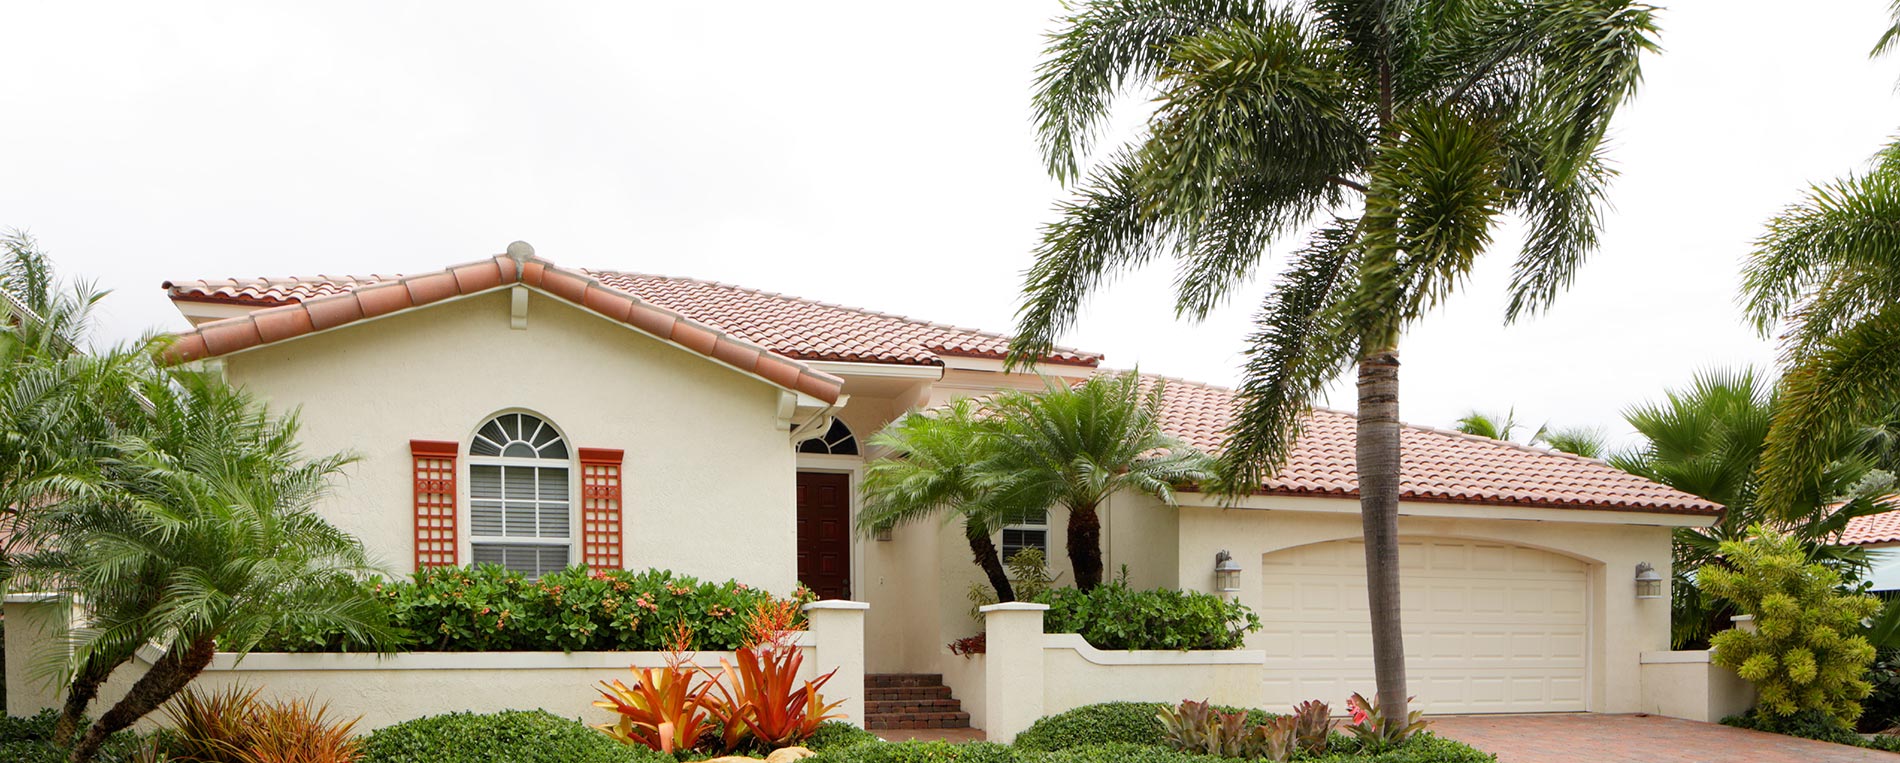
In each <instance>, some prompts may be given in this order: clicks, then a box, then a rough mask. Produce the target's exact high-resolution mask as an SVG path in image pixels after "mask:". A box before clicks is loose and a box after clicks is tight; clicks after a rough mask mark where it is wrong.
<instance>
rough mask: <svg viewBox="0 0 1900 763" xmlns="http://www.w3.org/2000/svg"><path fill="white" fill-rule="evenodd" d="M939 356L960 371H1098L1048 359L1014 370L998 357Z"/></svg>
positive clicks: (1063, 373)
mask: <svg viewBox="0 0 1900 763" xmlns="http://www.w3.org/2000/svg"><path fill="white" fill-rule="evenodd" d="M937 357H939V358H942V359H943V367H944V368H954V369H957V370H960V371H987V372H990V373H997V374H1001V373H1015V374H1023V375H1026V376H1037V375H1042V376H1094V375H1095V371H1096V369H1095V367H1094V366H1086V365H1081V364H1068V363H1052V362H1049V361H1046V360H1045V361H1042V362H1040V363H1036V364H1034V365H1031V366H1028V367H1026V368H1019V369H1016V370H1013V371H1012V370H1010V369H1009V364H1008V363H1007V362H1006V361H1003V360H999V359H996V358H978V357H969V356H964V355H946V354H944V353H943V352H942V351H938V352H937Z"/></svg>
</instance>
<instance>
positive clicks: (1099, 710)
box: [1016, 702, 1166, 751]
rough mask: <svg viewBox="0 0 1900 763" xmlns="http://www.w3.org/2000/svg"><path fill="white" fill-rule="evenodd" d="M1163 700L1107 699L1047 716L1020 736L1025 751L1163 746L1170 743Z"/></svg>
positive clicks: (1019, 744)
mask: <svg viewBox="0 0 1900 763" xmlns="http://www.w3.org/2000/svg"><path fill="white" fill-rule="evenodd" d="M1161 707H1162V705H1161V703H1159V702H1104V703H1101V704H1099V705H1084V706H1082V707H1078V708H1076V709H1074V710H1069V711H1067V712H1061V713H1056V714H1055V715H1049V716H1044V717H1042V718H1039V719H1037V720H1036V722H1035V723H1033V724H1030V726H1029V728H1027V729H1024V730H1023V732H1022V733H1021V734H1017V735H1016V747H1017V748H1018V749H1022V750H1031V751H1049V750H1066V749H1068V748H1071V747H1082V746H1087V745H1104V744H1116V743H1123V744H1138V745H1149V746H1160V745H1162V744H1165V743H1166V740H1165V739H1164V738H1163V736H1162V730H1161V721H1160V720H1159V719H1157V718H1156V717H1155V716H1156V715H1157V714H1159V713H1160V712H1161Z"/></svg>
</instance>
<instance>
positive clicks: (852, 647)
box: [805, 599, 871, 726]
mask: <svg viewBox="0 0 1900 763" xmlns="http://www.w3.org/2000/svg"><path fill="white" fill-rule="evenodd" d="M870 609H871V605H869V604H866V603H864V602H861V601H842V600H837V599H827V600H825V601H814V602H812V603H810V604H806V605H805V619H806V628H807V629H808V630H809V631H810V633H811V638H812V642H813V645H812V651H813V654H812V658H813V659H814V660H816V661H817V663H818V672H819V674H820V675H823V674H824V673H825V672H827V671H830V670H831V669H832V668H837V669H838V672H837V673H836V674H834V675H832V677H831V681H830V682H828V683H826V684H825V691H826V693H828V694H830V695H831V696H834V697H837V696H842V697H843V698H844V704H843V705H840V706H839V707H838V711H839V712H841V713H844V719H845V720H846V721H848V722H850V723H854V724H857V725H858V726H863V725H864V613H865V612H866V611H868V610H870Z"/></svg>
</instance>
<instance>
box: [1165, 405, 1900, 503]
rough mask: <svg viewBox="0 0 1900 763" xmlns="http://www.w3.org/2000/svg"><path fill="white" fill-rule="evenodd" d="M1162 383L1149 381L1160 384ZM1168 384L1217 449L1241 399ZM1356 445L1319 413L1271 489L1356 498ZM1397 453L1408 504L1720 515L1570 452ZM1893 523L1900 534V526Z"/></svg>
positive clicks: (1434, 442)
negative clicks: (1463, 504) (1469, 504)
mask: <svg viewBox="0 0 1900 763" xmlns="http://www.w3.org/2000/svg"><path fill="white" fill-rule="evenodd" d="M1156 378H1157V377H1146V378H1144V381H1145V382H1147V383H1149V384H1153V383H1154V382H1155V380H1156ZM1166 382H1167V387H1166V391H1165V393H1164V395H1163V399H1164V408H1163V412H1162V417H1163V422H1162V423H1163V426H1164V427H1165V428H1166V430H1167V431H1168V433H1169V434H1172V435H1173V436H1175V437H1177V438H1179V439H1181V440H1183V441H1185V442H1187V443H1189V444H1191V445H1194V446H1195V447H1198V448H1201V449H1203V450H1207V451H1210V452H1213V451H1218V450H1219V449H1220V447H1221V445H1222V443H1223V441H1224V440H1225V437H1226V430H1227V428H1228V426H1229V425H1230V424H1231V423H1232V422H1233V417H1234V411H1235V406H1236V395H1235V393H1234V392H1233V391H1232V390H1229V389H1225V388H1221V387H1215V386H1210V385H1206V384H1198V383H1194V382H1188V381H1181V380H1176V379H1168V380H1166ZM1355 440H1356V422H1355V420H1354V418H1353V415H1352V414H1350V413H1346V412H1343V411H1336V410H1331V409H1326V408H1317V409H1314V410H1313V412H1312V414H1311V415H1310V416H1309V417H1308V418H1307V420H1306V423H1305V425H1304V427H1303V428H1302V430H1301V432H1300V437H1299V439H1298V441H1296V442H1295V444H1294V447H1293V452H1292V454H1291V456H1289V458H1288V459H1287V463H1286V465H1285V466H1284V467H1282V468H1281V469H1280V471H1279V473H1277V474H1276V475H1275V476H1274V477H1273V478H1272V479H1269V480H1267V482H1266V484H1265V485H1264V486H1263V487H1264V489H1265V491H1266V492H1268V493H1277V494H1283V495H1330V496H1357V495H1358V470H1357V468H1356V466H1355V464H1356V463H1357V458H1356V457H1355V455H1354V451H1353V444H1354V442H1355ZM1399 448H1400V452H1401V456H1402V458H1403V464H1404V466H1403V469H1402V472H1401V474H1400V490H1401V491H1402V493H1401V497H1402V498H1403V499H1404V500H1408V501H1443V502H1455V503H1480V504H1490V505H1499V504H1504V505H1519V506H1538V507H1550V508H1590V509H1610V510H1620V511H1650V512H1662V513H1676V514H1716V513H1718V512H1720V511H1721V507H1720V506H1718V505H1716V504H1713V503H1710V502H1708V501H1705V500H1703V499H1701V498H1697V497H1695V496H1692V495H1689V494H1687V493H1683V492H1681V491H1678V490H1676V489H1674V488H1671V487H1667V486H1665V485H1660V484H1657V483H1654V482H1651V481H1649V480H1647V479H1644V478H1642V477H1638V476H1636V475H1633V474H1630V473H1628V472H1625V471H1623V470H1621V469H1617V468H1616V467H1613V466H1610V465H1609V464H1606V463H1603V462H1601V461H1597V460H1594V459H1589V458H1583V457H1581V456H1574V455H1571V454H1568V453H1560V452H1557V451H1550V450H1544V449H1541V448H1531V447H1526V446H1522V445H1518V444H1516V443H1510V442H1504V441H1500V440H1491V439H1487V438H1483V437H1476V436H1472V435H1467V434H1463V433H1459V432H1448V431H1444V430H1439V429H1432V428H1429V427H1421V426H1412V425H1406V426H1405V428H1404V429H1403V430H1402V431H1401V432H1400V435H1399ZM1895 524H1896V527H1900V520H1897V521H1896V523H1895Z"/></svg>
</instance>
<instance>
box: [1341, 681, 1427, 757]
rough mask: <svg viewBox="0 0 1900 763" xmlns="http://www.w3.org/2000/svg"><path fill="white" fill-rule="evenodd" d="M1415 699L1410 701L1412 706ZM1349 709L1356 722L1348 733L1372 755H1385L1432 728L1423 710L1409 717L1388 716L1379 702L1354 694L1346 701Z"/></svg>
mask: <svg viewBox="0 0 1900 763" xmlns="http://www.w3.org/2000/svg"><path fill="white" fill-rule="evenodd" d="M1412 699H1416V698H1415V697H1414V698H1408V699H1407V700H1406V702H1407V704H1410V702H1411V700H1412ZM1346 707H1347V709H1348V710H1349V711H1350V713H1351V715H1352V722H1351V723H1349V724H1346V731H1348V732H1350V733H1351V734H1352V735H1353V738H1355V739H1358V740H1359V743H1360V745H1361V746H1362V749H1365V750H1367V751H1369V752H1382V751H1385V750H1390V749H1394V748H1397V747H1399V746H1401V745H1404V744H1405V743H1406V742H1407V741H1409V740H1410V739H1412V737H1414V736H1417V735H1418V734H1419V733H1421V732H1423V731H1424V730H1425V727H1426V726H1427V725H1429V724H1428V723H1427V722H1426V721H1425V720H1424V716H1425V713H1424V711H1422V710H1411V711H1409V712H1407V713H1406V714H1405V717H1403V718H1398V717H1388V715H1387V713H1386V712H1385V711H1383V710H1381V709H1380V708H1379V705H1378V703H1376V702H1373V701H1371V700H1368V699H1366V698H1365V697H1363V696H1360V695H1359V693H1358V692H1353V695H1352V698H1351V699H1348V700H1347V701H1346Z"/></svg>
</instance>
